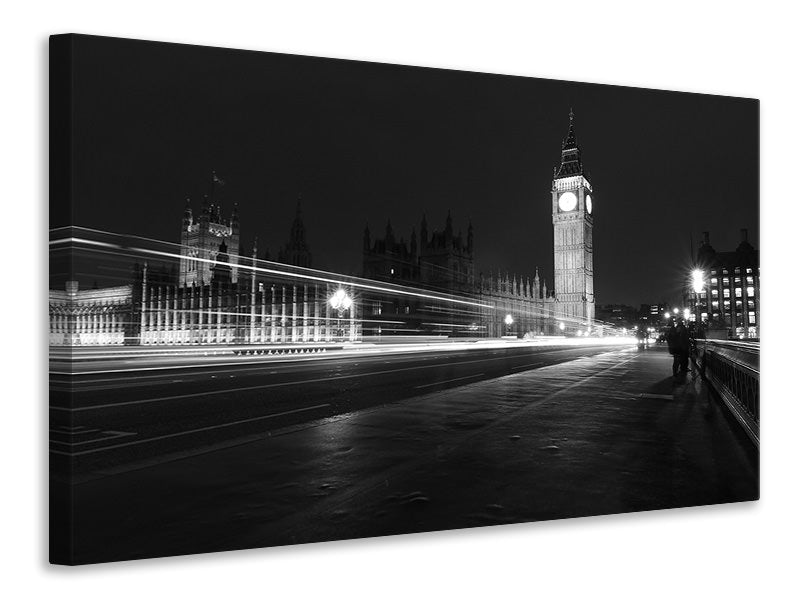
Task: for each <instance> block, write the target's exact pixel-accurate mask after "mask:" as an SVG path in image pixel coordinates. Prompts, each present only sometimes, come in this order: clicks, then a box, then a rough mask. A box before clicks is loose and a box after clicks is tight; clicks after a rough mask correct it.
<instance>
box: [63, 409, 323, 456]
mask: <svg viewBox="0 0 800 600" xmlns="http://www.w3.org/2000/svg"><path fill="white" fill-rule="evenodd" d="M326 406H330V404H317V405H315V406H306V407H305V408H298V409H295V410H287V411H284V412H279V413H274V414H271V415H264V416H263V417H253V418H252V419H241V420H239V421H231V422H230V423H222V424H221V425H210V426H208V427H200V428H199V429H191V430H189V431H179V432H178V433H168V434H167V435H159V436H157V437H152V438H147V439H144V440H136V441H134V442H127V443H125V444H117V445H115V446H106V447H104V448H94V449H92V450H83V451H82V452H61V451H59V450H50V452H51V453H53V454H64V455H66V456H81V455H83V454H94V453H95V452H105V451H107V450H115V449H117V448H124V447H126V446H134V445H137V444H145V443H148V442H156V441H158V440H166V439H169V438H173V437H179V436H182V435H189V434H191V433H200V432H201V431H211V430H213V429H221V428H222V427H232V426H233V425H241V424H242V423H253V422H255V421H263V420H265V419H273V418H275V417H282V416H284V415H291V414H294V413H299V412H305V411H308V410H316V409H318V408H325V407H326Z"/></svg>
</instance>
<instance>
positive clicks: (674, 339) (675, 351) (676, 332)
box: [667, 321, 691, 377]
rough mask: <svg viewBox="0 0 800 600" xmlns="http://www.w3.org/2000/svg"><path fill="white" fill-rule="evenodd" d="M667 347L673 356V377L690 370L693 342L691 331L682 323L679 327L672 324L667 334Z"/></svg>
mask: <svg viewBox="0 0 800 600" xmlns="http://www.w3.org/2000/svg"><path fill="white" fill-rule="evenodd" d="M667 347H668V349H669V353H670V354H672V375H673V377H674V376H677V375H678V371H679V370H681V371H688V370H689V351H690V350H691V340H690V339H689V331H688V330H687V329H686V326H685V325H684V324H683V321H680V322H679V323H678V324H677V325H675V323H673V324H672V327H670V328H669V331H668V332H667Z"/></svg>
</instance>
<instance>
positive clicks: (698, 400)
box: [73, 348, 759, 562]
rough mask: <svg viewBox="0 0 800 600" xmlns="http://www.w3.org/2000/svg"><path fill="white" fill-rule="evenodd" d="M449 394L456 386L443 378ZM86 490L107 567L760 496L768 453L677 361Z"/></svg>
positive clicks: (644, 362) (245, 449) (402, 407)
mask: <svg viewBox="0 0 800 600" xmlns="http://www.w3.org/2000/svg"><path fill="white" fill-rule="evenodd" d="M442 383H443V384H444V383H445V382H442ZM420 392H421V394H422V395H420V396H418V397H416V398H413V399H410V400H405V401H402V402H398V403H395V404H389V405H386V406H381V407H378V408H373V409H369V410H363V411H358V412H355V413H352V414H349V415H344V416H341V417H334V418H331V419H326V420H324V421H321V422H316V423H311V424H308V425H307V426H304V427H296V428H293V429H292V430H289V431H284V432H281V433H280V434H279V435H276V434H275V433H276V432H273V435H272V436H270V437H268V438H264V439H260V440H258V441H255V442H251V443H247V444H241V445H238V446H233V447H229V448H225V449H220V450H217V451H215V452H209V453H206V454H201V455H196V456H190V457H188V458H184V459H182V460H175V461H172V462H168V463H164V464H160V465H156V466H151V467H148V468H145V469H140V470H133V471H129V472H124V473H119V474H116V475H113V476H111V477H107V478H104V479H99V480H94V481H88V482H85V483H82V484H80V485H77V486H75V488H74V490H73V491H74V499H75V502H76V504H75V506H76V515H75V516H76V522H79V523H80V524H81V527H79V528H76V535H77V539H76V544H75V550H76V556H75V558H76V560H77V561H78V562H92V561H97V560H101V561H102V560H114V559H126V558H135V557H137V556H153V555H170V554H180V553H187V552H198V551H215V550H224V549H235V548H243V547H252V546H271V545H280V544H287V543H297V542H308V541H320V540H334V539H343V538H351V537H365V536H375V535H387V534H397V533H408V532H415V531H426V530H436V529H450V528H461V527H470V526H477V525H491V524H501V523H512V522H521V521H536V520H544V519H554V518H564V517H577V516H588V515H599V514H609V513H618V512H627V511H637V510H647V509H657V508H671V507H679V506H692V505H702V504H712V503H719V502H731V501H744V500H754V499H757V498H758V495H759V488H758V453H757V450H756V449H755V448H754V447H753V446H752V444H751V443H750V441H749V439H748V438H747V437H746V435H744V433H743V432H742V431H740V430H739V428H738V426H737V424H736V423H735V422H734V421H733V419H731V418H730V417H729V415H728V414H727V413H726V412H725V409H724V407H722V406H721V404H720V403H719V402H717V401H716V400H715V399H713V397H710V396H709V394H708V390H707V389H706V387H705V385H704V384H703V383H702V381H701V380H700V378H697V379H693V377H692V374H689V375H688V376H687V377H685V378H684V379H683V380H681V381H678V382H674V381H673V379H672V377H671V357H669V355H667V353H666V352H665V351H663V349H660V348H658V349H650V350H646V351H636V350H631V349H622V350H614V351H610V352H606V353H603V354H601V355H599V356H592V357H586V358H581V359H578V360H574V361H571V362H567V363H563V364H557V365H552V366H546V367H541V368H537V369H534V370H525V371H521V372H519V373H516V374H513V375H509V376H506V377H501V378H497V379H492V380H488V381H482V382H479V383H472V384H468V385H463V386H461V387H456V388H450V389H446V390H439V391H436V387H433V386H432V387H430V388H427V389H423V390H420Z"/></svg>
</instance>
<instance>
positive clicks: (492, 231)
mask: <svg viewBox="0 0 800 600" xmlns="http://www.w3.org/2000/svg"><path fill="white" fill-rule="evenodd" d="M49 68H50V242H49V244H50V245H49V252H50V273H49V314H48V319H49V381H50V384H49V385H50V398H49V415H50V426H49V450H50V451H49V458H50V488H49V493H50V499H49V502H50V559H51V561H52V562H54V563H60V564H69V565H79V564H88V563H98V562H108V561H123V560H131V559H141V558H154V557H164V556H174V555H184V554H192V553H203V552H217V551H226V550H237V549H247V548H262V547H273V546H282V545H289V544H301V543H308V542H323V541H332V540H345V539H353V538H365V537H375V536H387V535H396V534H411V533H419V532H433V531H442V530H452V529H464V528H471V527H478V526H491V525H500V524H513V523H528V522H536V521H544V520H552V519H565V518H572V517H585V516H592V515H607V514H613V513H626V512H634V511H646V510H654V509H669V508H676V507H686V506H697V505H707V504H717V503H728V502H742V501H752V500H756V499H757V498H758V497H759V348H760V331H761V316H760V272H759V255H758V246H759V196H758V194H759V172H758V161H759V149H758V138H759V105H758V101H757V100H753V99H743V98H729V97H720V96H713V95H704V94H689V93H679V92H669V91H655V90H647V89H637V88H630V87H619V86H607V85H597V84H585V83H573V82H566V81H554V80H544V79H535V78H528V77H512V76H505V75H494V74H482V73H470V72H460V71H448V70H439V69H430V68H420V67H410V66H398V65H386V64H376V63H370V62H359V61H345V60H333V59H325V58H313V57H305V56H293V55H284V54H274V53H265V52H253V51H242V50H232V49H220V48H207V47H198V46H188V45H177V44H167V43H157V42H146V41H136V40H125V39H113V38H102V37H93V36H83V35H57V36H53V37H52V38H51V40H50V67H49ZM536 69H537V63H536V60H535V58H534V57H532V59H531V72H535V71H536ZM422 539H423V538H420V540H422ZM420 543H423V542H422V541H420Z"/></svg>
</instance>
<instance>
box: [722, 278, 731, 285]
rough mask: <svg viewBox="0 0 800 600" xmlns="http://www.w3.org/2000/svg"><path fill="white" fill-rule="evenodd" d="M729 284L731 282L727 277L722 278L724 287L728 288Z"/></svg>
mask: <svg viewBox="0 0 800 600" xmlns="http://www.w3.org/2000/svg"><path fill="white" fill-rule="evenodd" d="M730 284H731V280H730V279H729V278H728V277H723V278H722V285H724V286H725V287H728V286H729V285H730Z"/></svg>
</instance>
